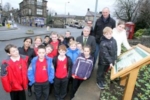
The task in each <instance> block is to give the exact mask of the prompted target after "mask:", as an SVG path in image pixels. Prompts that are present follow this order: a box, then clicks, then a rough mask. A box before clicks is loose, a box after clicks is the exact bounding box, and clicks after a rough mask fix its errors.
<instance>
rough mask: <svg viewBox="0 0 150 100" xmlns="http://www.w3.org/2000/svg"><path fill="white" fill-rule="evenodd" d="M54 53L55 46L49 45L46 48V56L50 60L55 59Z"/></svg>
mask: <svg viewBox="0 0 150 100" xmlns="http://www.w3.org/2000/svg"><path fill="white" fill-rule="evenodd" d="M52 51H53V46H52V45H51V44H48V45H47V46H46V55H47V56H48V57H50V58H54V54H53V53H54V52H52Z"/></svg>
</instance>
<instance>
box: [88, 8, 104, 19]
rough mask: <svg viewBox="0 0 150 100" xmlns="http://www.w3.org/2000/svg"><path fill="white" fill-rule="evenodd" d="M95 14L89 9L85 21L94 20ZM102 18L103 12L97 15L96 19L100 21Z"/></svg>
mask: <svg viewBox="0 0 150 100" xmlns="http://www.w3.org/2000/svg"><path fill="white" fill-rule="evenodd" d="M94 14H95V12H93V11H90V9H89V8H88V9H87V13H86V15H85V21H87V20H92V21H93V20H94ZM100 16H101V12H99V13H97V14H96V18H97V19H98V18H99V17H100Z"/></svg>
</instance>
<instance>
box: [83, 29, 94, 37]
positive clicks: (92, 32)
mask: <svg viewBox="0 0 150 100" xmlns="http://www.w3.org/2000/svg"><path fill="white" fill-rule="evenodd" d="M81 35H83V31H82V32H81ZM89 35H91V36H95V34H94V29H93V27H91V31H90V34H89Z"/></svg>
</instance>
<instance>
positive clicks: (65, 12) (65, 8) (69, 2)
mask: <svg viewBox="0 0 150 100" xmlns="http://www.w3.org/2000/svg"><path fill="white" fill-rule="evenodd" d="M67 3H70V2H65V15H66V6H67Z"/></svg>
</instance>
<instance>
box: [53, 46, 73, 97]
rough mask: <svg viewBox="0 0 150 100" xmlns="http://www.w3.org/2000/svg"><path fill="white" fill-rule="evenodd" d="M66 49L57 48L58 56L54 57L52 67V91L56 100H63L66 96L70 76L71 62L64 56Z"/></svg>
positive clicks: (64, 47)
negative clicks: (53, 74) (53, 76)
mask: <svg viewBox="0 0 150 100" xmlns="http://www.w3.org/2000/svg"><path fill="white" fill-rule="evenodd" d="M66 51H67V48H66V46H65V45H63V44H62V45H60V46H59V50H58V52H59V55H58V56H56V57H54V59H53V65H54V68H55V80H54V89H55V97H56V100H64V98H65V96H66V95H67V86H68V80H69V78H70V76H71V67H72V61H71V59H70V57H68V56H66Z"/></svg>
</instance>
